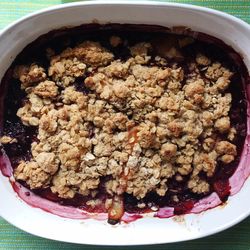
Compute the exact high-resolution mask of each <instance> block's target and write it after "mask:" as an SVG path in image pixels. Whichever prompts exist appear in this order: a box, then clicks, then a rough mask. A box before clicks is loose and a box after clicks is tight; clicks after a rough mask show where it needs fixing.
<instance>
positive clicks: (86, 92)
mask: <svg viewBox="0 0 250 250" xmlns="http://www.w3.org/2000/svg"><path fill="white" fill-rule="evenodd" d="M248 79H249V78H248V74H247V70H246V68H245V66H244V64H243V61H242V59H241V57H240V55H239V54H237V53H236V52H235V51H234V50H233V49H232V48H231V47H229V46H227V45H226V44H224V43H223V42H222V41H220V40H218V39H216V38H214V37H211V36H208V35H205V34H203V33H197V32H193V31H191V30H189V29H187V28H183V27H175V28H173V29H167V28H164V27H160V26H149V25H121V24H108V25H98V24H89V25H82V26H79V27H75V28H69V29H61V30H57V31H51V32H49V33H48V34H46V35H43V36H41V37H40V38H38V39H37V40H36V41H34V42H33V43H31V44H30V45H28V46H27V47H26V48H25V49H24V50H23V51H22V52H21V53H20V54H19V55H18V56H17V58H16V59H15V60H14V62H13V64H12V65H11V66H10V68H9V69H8V71H7V72H6V74H5V76H4V78H3V80H2V84H1V93H2V97H1V101H2V103H1V110H2V111H1V126H2V129H1V132H2V134H1V144H2V162H1V167H2V170H3V169H5V170H6V164H7V161H8V160H7V159H9V161H10V163H11V166H12V168H13V174H14V177H15V180H16V182H13V183H12V184H13V187H14V189H15V190H16V191H17V192H18V193H19V195H20V196H22V197H23V198H24V199H25V200H26V201H27V202H28V203H30V204H31V203H32V202H30V201H31V200H32V199H33V200H35V203H36V205H35V206H38V207H39V205H37V204H38V203H39V200H42V198H45V199H46V200H48V203H47V205H48V206H51V204H55V206H56V207H60V208H61V207H62V206H66V207H67V208H65V209H69V208H71V207H75V208H78V209H80V210H82V211H88V212H93V213H99V214H103V213H107V214H108V221H109V222H110V223H111V224H115V223H117V222H119V221H120V220H121V219H122V218H124V213H125V214H126V215H130V219H127V221H130V220H133V218H134V219H137V218H139V217H140V214H143V213H146V212H152V211H154V212H156V216H159V217H169V216H172V215H174V214H185V213H189V212H197V211H201V210H202V209H201V208H197V204H200V201H205V203H206V204H210V205H207V207H205V208H204V209H206V208H209V206H210V207H213V206H216V205H218V204H221V203H222V202H225V201H226V200H227V198H228V196H229V195H230V192H231V185H230V181H229V180H230V178H232V176H233V174H237V173H236V172H237V171H236V169H237V166H238V165H239V162H240V157H241V152H242V150H243V145H244V141H245V138H246V133H247V120H246V119H247V100H246V90H245V89H246V87H245V86H246V84H247V81H248ZM7 165H8V164H7ZM235 171H236V172H235ZM243 181H244V180H243ZM20 190H21V191H20ZM24 190H26V191H24ZM28 190H30V191H31V192H30V191H28ZM25 196H26V197H25ZM39 197H42V198H39ZM209 197H212V200H213V202H212V201H211V202H210V203H209ZM206 198H207V199H208V200H207V202H206ZM49 201H53V202H54V203H51V202H49ZM43 202H44V200H43ZM33 205H34V204H33ZM61 205H62V206H61ZM40 207H41V206H40ZM42 208H43V209H45V210H46V204H45V205H43V206H42ZM72 209H73V208H72ZM47 210H49V209H47ZM54 210H56V209H54ZM54 210H53V211H54ZM55 213H57V212H55ZM57 214H60V213H57ZM82 214H83V213H82ZM131 214H137V215H138V216H134V217H131ZM61 215H62V214H61ZM63 216H66V215H65V214H64V215H63ZM69 217H70V215H69ZM126 218H128V216H127V217H126ZM124 221H126V219H124Z"/></svg>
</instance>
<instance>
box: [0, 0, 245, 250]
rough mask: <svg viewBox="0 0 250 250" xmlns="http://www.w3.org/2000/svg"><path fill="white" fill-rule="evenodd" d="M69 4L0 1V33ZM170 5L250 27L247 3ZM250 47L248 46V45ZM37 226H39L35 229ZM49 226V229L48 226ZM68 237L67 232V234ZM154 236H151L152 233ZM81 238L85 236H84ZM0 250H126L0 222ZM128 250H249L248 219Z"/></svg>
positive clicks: (221, 0) (198, 0)
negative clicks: (206, 233)
mask: <svg viewBox="0 0 250 250" xmlns="http://www.w3.org/2000/svg"><path fill="white" fill-rule="evenodd" d="M67 2H71V1H67V0H65V1H63V0H62V1H60V0H50V1H49V0H44V1H43V0H33V1H31V0H30V1H25V0H9V1H7V0H0V29H2V28H3V27H5V26H6V25H7V24H9V23H10V22H12V21H14V20H16V19H18V18H20V17H21V16H23V15H25V14H28V13H31V12H33V11H36V10H39V9H42V8H45V7H48V6H52V5H55V4H61V3H67ZM169 2H178V3H188V4H196V5H200V6H206V7H210V8H214V9H218V10H221V11H225V12H227V13H229V14H232V15H235V16H237V17H239V18H241V19H243V20H245V21H246V22H248V23H250V0H238V1H233V0H209V1H205V0H193V1H189V0H175V1H172V0H170V1H169ZM249 46H250V45H249ZM37 226H39V225H37ZM48 226H49V225H48ZM69 233H70V232H69ZM152 233H153V232H152ZM83 237H84V235H83ZM0 249H1V250H2V249H4V250H5V249H48V250H49V249H128V247H120V248H119V247H95V246H87V245H75V244H68V243H61V242H55V241H51V240H46V239H42V238H39V237H36V236H33V235H30V234H28V233H25V232H23V231H21V230H19V229H17V228H15V227H13V226H12V225H10V224H9V223H7V222H6V221H5V220H3V219H2V218H0ZM129 249H131V250H133V249H134V250H135V249H136V250H142V249H143V250H151V249H158V250H161V249H173V250H174V249H180V250H182V249H183V250H184V249H185V250H190V249H197V250H198V249H210V250H213V249H219V250H250V217H249V218H247V219H246V220H244V221H243V222H241V223H240V224H238V225H237V226H235V227H233V228H231V229H228V230H226V231H224V232H222V233H219V234H216V235H213V236H210V237H206V238H203V239H199V240H194V241H189V242H183V243H176V244H167V245H157V246H136V247H130V248H129Z"/></svg>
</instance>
